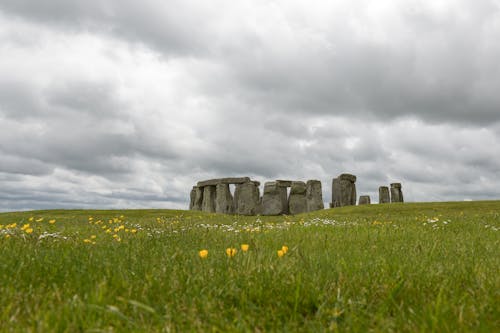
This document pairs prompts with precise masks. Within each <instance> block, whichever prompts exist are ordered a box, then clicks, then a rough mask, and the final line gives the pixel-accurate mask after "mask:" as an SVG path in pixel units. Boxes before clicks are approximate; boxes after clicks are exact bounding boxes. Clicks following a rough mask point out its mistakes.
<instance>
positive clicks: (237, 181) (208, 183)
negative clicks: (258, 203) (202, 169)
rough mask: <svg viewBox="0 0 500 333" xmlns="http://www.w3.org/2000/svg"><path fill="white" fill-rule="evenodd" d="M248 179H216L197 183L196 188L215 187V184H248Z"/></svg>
mask: <svg viewBox="0 0 500 333" xmlns="http://www.w3.org/2000/svg"><path fill="white" fill-rule="evenodd" d="M249 181H250V178H248V177H231V178H217V179H209V180H204V181H201V182H198V184H197V185H198V187H205V186H216V185H217V184H243V183H246V182H249Z"/></svg>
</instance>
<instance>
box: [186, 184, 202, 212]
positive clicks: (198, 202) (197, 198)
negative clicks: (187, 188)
mask: <svg viewBox="0 0 500 333" xmlns="http://www.w3.org/2000/svg"><path fill="white" fill-rule="evenodd" d="M202 206H203V188H201V187H198V186H193V189H192V190H191V203H190V204H189V207H190V209H191V210H201V209H202Z"/></svg>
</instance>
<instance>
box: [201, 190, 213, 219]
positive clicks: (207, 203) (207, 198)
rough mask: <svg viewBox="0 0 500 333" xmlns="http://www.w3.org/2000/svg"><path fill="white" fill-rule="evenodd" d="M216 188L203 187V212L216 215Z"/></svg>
mask: <svg viewBox="0 0 500 333" xmlns="http://www.w3.org/2000/svg"><path fill="white" fill-rule="evenodd" d="M215 195H216V187H215V186H213V185H210V186H205V187H203V204H202V210H203V211H204V212H207V213H215Z"/></svg>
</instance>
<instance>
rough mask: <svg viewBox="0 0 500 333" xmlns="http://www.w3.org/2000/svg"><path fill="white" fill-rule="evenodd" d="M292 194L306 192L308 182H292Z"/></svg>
mask: <svg viewBox="0 0 500 333" xmlns="http://www.w3.org/2000/svg"><path fill="white" fill-rule="evenodd" d="M290 186H291V188H290V195H292V194H306V183H304V182H300V181H297V182H291V185H290Z"/></svg>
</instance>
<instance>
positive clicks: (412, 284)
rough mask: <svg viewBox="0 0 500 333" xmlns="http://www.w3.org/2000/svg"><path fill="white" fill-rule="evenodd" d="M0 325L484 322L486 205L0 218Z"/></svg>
mask: <svg viewBox="0 0 500 333" xmlns="http://www.w3.org/2000/svg"><path fill="white" fill-rule="evenodd" d="M0 254H1V259H0V331H1V332H324V331H334V332H337V331H338V332H498V331H500V274H499V273H500V269H499V268H500V201H488V202H486V201H485V202H451V203H405V204H385V205H367V206H357V207H344V208H335V209H329V210H323V211H319V212H314V213H310V214H302V215H297V216H279V217H264V216H260V217H256V216H253V217H244V216H230V215H217V214H206V213H201V212H191V211H180V210H123V211H98V210H95V211H88V210H50V211H31V212H16V213H2V214H0Z"/></svg>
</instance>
